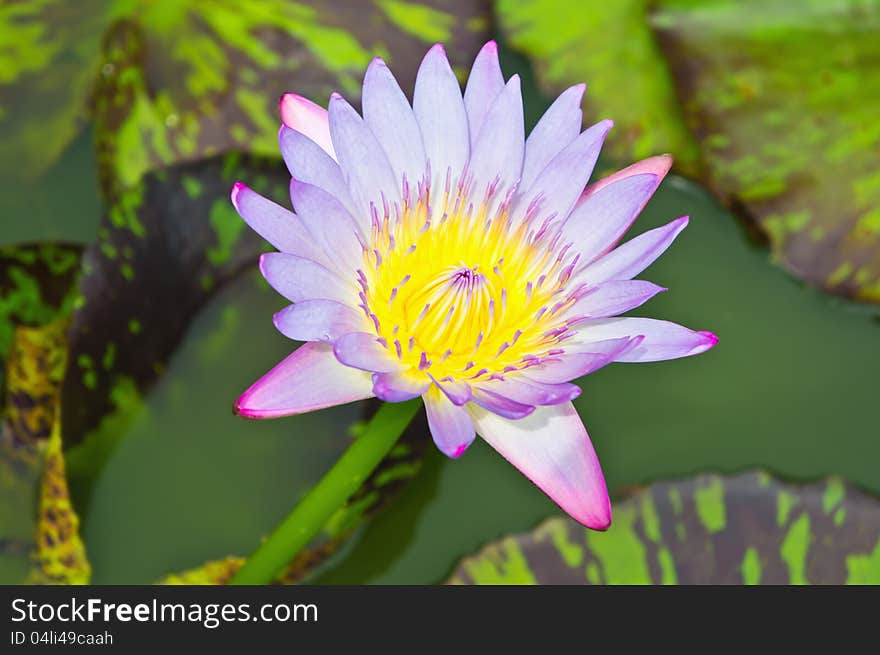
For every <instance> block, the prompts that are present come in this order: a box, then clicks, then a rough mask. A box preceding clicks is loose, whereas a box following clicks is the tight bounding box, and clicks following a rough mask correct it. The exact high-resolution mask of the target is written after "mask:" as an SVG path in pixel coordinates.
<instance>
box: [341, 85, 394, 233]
mask: <svg viewBox="0 0 880 655" xmlns="http://www.w3.org/2000/svg"><path fill="white" fill-rule="evenodd" d="M329 111H330V136H331V137H333V147H335V148H336V158H337V159H338V160H339V168H341V169H342V177H343V179H344V180H345V182H346V184H347V185H348V189H349V191H351V197H352V199H353V200H354V203H355V210H356V212H357V213H358V215H360V216H364V217H367V216H370V209H371V207H372V206H374V205H375V207H376V210H377V211H379V213H380V215H381V214H382V212H383V207H384V206H385V204H386V201H387V202H388V203H399V202H400V187H401V180H397V179H396V178H395V177H394V171H393V170H392V168H391V164H390V163H389V161H388V158H387V157H386V156H385V151H384V150H383V149H382V146H381V144H380V143H379V142H378V141H377V140H376V137H375V135H373V132H372V131H371V130H370V128H369V127H367V124H366V123H365V122H364V119H362V118H361V117H360V116H359V115H358V113H357V112H356V111H355V110H354V108H353V107H352V106H351V105H350V104H348V103H347V102H346V101H345V99H343V97H342V96H340V95H339V94H337V93H334V94H333V95H332V96H330V110H329Z"/></svg>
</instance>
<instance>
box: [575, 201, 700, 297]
mask: <svg viewBox="0 0 880 655" xmlns="http://www.w3.org/2000/svg"><path fill="white" fill-rule="evenodd" d="M687 224H688V217H687V216H682V217H681V218H678V219H676V220H674V221H672V222H671V223H667V224H666V225H664V226H663V227H658V228H655V229H653V230H649V231H647V232H644V233H643V234H640V235H639V236H637V237H635V238H633V239H630V240H629V241H627V242H626V243H624V244H623V245H621V246H618V247H617V248H615V249H614V250H612V251H611V252H609V253H608V254H607V255H605V256H603V257H600V258H599V259H597V260H596V261H595V262H593V263H592V264H590V265H589V266H587V267H586V268H584V269H582V270H581V271H579V272H578V273H577V274H576V275H575V276H574V277H573V278H572V281H571V283H572V284H578V283H584V284H589V285H590V286H594V285H596V284H599V283H600V282H605V281H606V280H629V279H631V278H633V277H635V276H636V275H638V274H639V273H641V272H642V271H643V270H645V269H646V268H648V266H650V265H651V264H653V263H654V260H656V259H657V258H658V257H659V256H660V255H662V254H663V253H664V252H665V251H666V249H667V248H668V247H669V246H670V245H672V242H673V241H675V237H677V236H678V234H679V233H680V232H681V231H682V230H683V229H684V228H685V227H687Z"/></svg>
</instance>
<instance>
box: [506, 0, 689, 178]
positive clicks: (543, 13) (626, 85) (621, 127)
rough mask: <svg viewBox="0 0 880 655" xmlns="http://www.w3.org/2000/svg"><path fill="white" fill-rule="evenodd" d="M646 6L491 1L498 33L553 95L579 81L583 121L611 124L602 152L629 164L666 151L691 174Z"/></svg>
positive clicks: (633, 1)
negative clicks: (524, 58) (583, 86)
mask: <svg viewBox="0 0 880 655" xmlns="http://www.w3.org/2000/svg"><path fill="white" fill-rule="evenodd" d="M647 4H648V3H647V0H618V1H617V2H591V3H584V2H583V1H582V0H525V1H522V0H496V2H495V6H496V11H497V13H498V19H499V22H500V25H501V29H502V31H503V32H504V34H505V37H506V39H507V42H508V43H509V45H511V46H512V47H513V48H515V49H517V50H519V51H521V52H523V53H525V54H526V55H528V56H529V58H530V59H531V60H532V64H533V66H534V68H535V72H536V73H537V74H538V81H539V83H540V84H541V87H542V88H543V89H544V90H545V91H546V92H547V93H548V94H549V95H556V94H557V93H559V92H560V91H562V90H563V89H565V88H567V87H569V86H571V85H572V84H579V83H581V82H586V84H587V93H586V96H585V103H586V105H587V111H586V112H585V118H586V121H587V122H588V123H594V122H596V121H598V120H600V119H603V118H611V119H613V120H614V123H615V127H614V129H613V130H612V131H611V133H610V134H609V135H608V140H607V145H606V152H607V153H609V154H610V155H611V156H612V157H613V158H614V159H616V160H618V161H626V162H629V161H630V160H632V159H642V158H644V157H649V156H651V155H657V154H660V153H664V152H672V153H674V154H675V156H676V162H677V166H678V167H679V170H682V171H687V172H693V171H695V170H696V166H697V159H698V152H697V149H696V145H695V144H694V141H693V137H692V136H691V135H690V133H689V132H688V130H687V128H686V127H685V125H684V122H683V120H682V118H681V110H680V109H679V106H678V102H677V100H676V97H675V88H674V86H673V83H672V79H671V78H670V75H669V72H668V70H667V69H666V64H665V63H664V62H663V60H662V57H661V55H660V52H659V50H658V48H657V44H656V43H655V41H654V39H653V36H652V35H651V32H650V28H649V27H648V24H647V20H646V6H647Z"/></svg>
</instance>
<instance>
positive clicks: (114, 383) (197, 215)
mask: <svg viewBox="0 0 880 655" xmlns="http://www.w3.org/2000/svg"><path fill="white" fill-rule="evenodd" d="M241 179H247V180H249V181H250V182H252V186H253V187H254V188H255V189H256V190H258V191H259V192H262V193H265V194H267V195H269V196H271V197H274V198H275V199H277V200H278V201H279V202H285V203H286V204H289V201H286V200H285V198H286V196H287V184H288V180H289V174H288V173H287V171H286V170H285V169H284V166H283V164H282V163H281V162H280V160H274V159H273V160H268V159H253V158H242V157H239V156H238V155H235V154H229V155H226V156H222V157H216V158H214V159H212V160H207V161H204V162H199V163H194V164H184V165H180V166H177V167H172V168H169V169H166V170H163V171H161V172H157V173H152V174H150V175H147V176H146V177H145V178H144V179H143V180H142V181H141V182H139V183H138V184H136V185H135V186H134V187H131V188H129V189H126V190H125V191H124V192H123V193H122V195H121V196H119V197H118V202H117V203H116V204H115V205H112V206H110V208H109V209H108V212H107V215H106V216H105V217H104V218H102V221H101V224H100V228H99V236H98V240H97V241H96V242H95V243H93V244H91V245H89V246H88V247H87V248H86V250H85V252H84V254H83V270H84V274H83V277H82V279H81V281H80V285H79V288H80V293H81V295H82V298H81V300H80V301H79V303H78V307H77V309H76V311H75V312H74V314H73V317H72V323H71V328H70V353H71V354H70V362H69V367H70V370H69V372H68V375H67V377H66V379H65V383H64V389H63V403H62V407H63V415H62V427H63V434H64V440H65V447H66V448H70V447H72V446H74V445H77V444H79V443H80V442H82V441H83V440H84V439H86V438H87V437H88V435H89V434H90V433H91V432H92V431H93V430H94V429H95V428H96V427H97V426H98V424H99V423H100V422H101V421H104V420H106V418H107V417H108V415H116V416H117V422H118V423H120V424H121V423H124V421H123V419H122V416H121V414H125V413H126V412H127V411H129V410H132V409H136V407H137V406H138V404H139V402H138V398H139V397H140V396H141V395H142V394H143V393H144V392H145V391H146V390H147V389H148V388H149V387H150V386H151V385H152V384H153V382H154V381H155V380H156V379H157V377H158V376H159V375H160V374H161V373H162V371H163V370H164V368H165V365H166V363H167V360H168V358H169V357H170V356H171V354H172V353H173V352H174V350H175V348H176V347H177V345H178V343H179V342H180V340H181V338H182V337H183V335H184V333H185V332H186V330H187V327H188V326H189V323H190V321H191V320H192V319H193V317H194V316H195V315H196V313H197V312H198V310H199V309H200V308H201V307H202V305H203V304H204V303H205V302H206V301H207V300H208V299H209V298H210V297H211V296H212V295H213V294H214V293H215V291H216V290H217V289H218V288H219V287H221V286H222V285H223V284H225V283H226V282H228V281H229V280H231V279H233V278H235V277H236V276H237V275H239V274H240V273H241V272H242V271H244V270H248V269H250V268H251V267H252V266H253V265H254V263H255V262H256V259H257V256H258V255H259V253H260V252H261V251H262V250H263V249H264V248H265V244H264V242H263V241H262V240H261V239H260V238H259V237H258V236H257V235H256V234H255V233H254V232H253V231H252V230H249V229H247V226H246V225H245V224H244V222H243V221H242V220H241V218H240V217H239V216H238V214H237V213H236V212H235V210H234V209H233V207H232V204H231V202H230V200H229V190H230V189H231V188H232V185H233V183H234V182H235V181H237V180H241ZM230 402H231V400H230ZM114 432H115V433H117V434H118V433H119V431H118V430H114ZM90 462H91V465H92V466H93V467H95V468H96V469H97V468H99V467H100V463H101V458H99V457H97V456H92V457H90Z"/></svg>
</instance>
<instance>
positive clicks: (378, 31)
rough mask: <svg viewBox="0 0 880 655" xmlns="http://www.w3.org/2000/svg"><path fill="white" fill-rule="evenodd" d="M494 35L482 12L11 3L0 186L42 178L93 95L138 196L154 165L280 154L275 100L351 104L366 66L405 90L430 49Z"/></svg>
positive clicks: (467, 2) (199, 1)
mask: <svg viewBox="0 0 880 655" xmlns="http://www.w3.org/2000/svg"><path fill="white" fill-rule="evenodd" d="M488 29H489V2H488V1H487V0H449V1H443V0H434V1H426V2H410V1H408V0H375V2H371V3H369V4H367V3H355V4H352V3H350V2H345V1H339V0H337V1H333V2H317V1H316V0H312V1H310V2H309V1H306V2H288V1H287V0H265V1H263V2H245V3H242V2H236V1H235V0H215V1H213V2H204V1H203V0H186V1H182V2H152V1H150V0H110V1H103V0H100V1H99V0H78V1H77V2H76V3H71V2H67V1H66V0H36V1H32V2H29V1H23V0H12V1H11V2H6V3H4V4H3V7H0V128H2V129H3V133H4V134H5V135H7V137H10V135H11V138H6V139H4V140H3V142H2V143H0V162H3V164H2V166H3V167H2V169H0V173H2V174H3V175H9V174H14V175H21V176H29V177H32V176H34V175H37V174H39V173H40V172H41V171H43V170H45V168H46V167H47V166H48V165H49V164H51V163H52V162H53V161H54V160H55V159H56V158H57V157H58V156H59V154H60V153H61V152H62V151H63V149H64V147H65V146H66V145H67V144H69V143H70V141H71V140H72V139H73V137H74V136H75V135H76V133H77V132H78V130H79V129H80V128H81V127H82V125H83V124H84V122H85V120H84V119H85V118H86V113H87V111H86V110H87V107H88V103H87V98H88V96H89V93H90V91H93V90H94V87H95V83H96V82H99V84H98V87H99V88H98V90H97V92H96V94H95V102H96V105H97V110H98V114H99V117H100V116H101V115H102V114H103V119H104V120H103V123H102V124H103V126H104V127H105V128H109V129H110V130H111V133H109V134H101V135H99V140H100V141H102V142H103V144H104V146H108V145H110V144H111V143H112V144H113V148H112V153H111V152H110V151H109V150H107V149H105V150H104V155H106V156H107V157H108V158H109V159H110V160H112V165H113V166H114V168H116V170H117V171H118V172H119V173H120V175H121V176H122V178H123V179H124V180H125V181H126V182H128V183H134V182H135V181H136V180H137V178H138V177H139V175H140V174H141V173H143V172H145V171H146V170H149V169H150V168H153V167H155V166H156V165H157V164H169V163H175V162H179V161H189V160H193V159H198V158H201V157H202V156H205V155H211V154H216V153H218V152H222V151H225V150H228V149H238V150H246V151H248V152H252V153H264V154H267V153H269V152H274V151H275V149H276V144H275V132H276V130H277V127H278V120H277V106H276V101H277V98H278V96H279V95H280V94H281V93H282V92H284V91H287V90H290V88H291V87H293V86H295V87H296V88H297V89H298V90H299V92H300V93H303V94H304V95H309V96H314V97H316V98H321V99H325V98H326V97H327V96H328V95H329V93H330V92H331V91H333V90H341V91H344V92H345V93H347V94H351V95H355V96H356V95H357V94H358V91H359V88H360V85H359V79H360V76H361V74H362V72H363V69H364V68H365V67H366V65H367V64H368V63H369V61H370V58H371V57H372V56H373V55H374V54H382V55H384V56H386V57H388V58H389V60H390V61H391V62H392V64H393V65H394V66H395V70H396V71H399V72H401V73H403V78H404V81H405V82H406V84H407V85H411V82H412V78H413V77H414V74H415V69H416V66H417V64H418V61H419V60H420V58H421V55H422V54H423V51H424V49H425V47H424V46H425V44H426V43H429V42H434V41H444V42H446V44H447V47H448V48H450V54H451V56H452V58H453V61H455V62H458V63H460V64H461V63H465V62H467V61H470V59H471V58H472V57H473V55H474V54H475V53H476V51H477V49H478V48H479V46H480V45H481V44H482V42H483V41H485V39H486V35H487V34H488ZM105 30H106V31H107V32H108V34H107V36H106V38H105V39H104V43H103V52H102V35H103V34H104V33H105ZM129 101H131V102H129ZM111 116H112V118H111Z"/></svg>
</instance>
